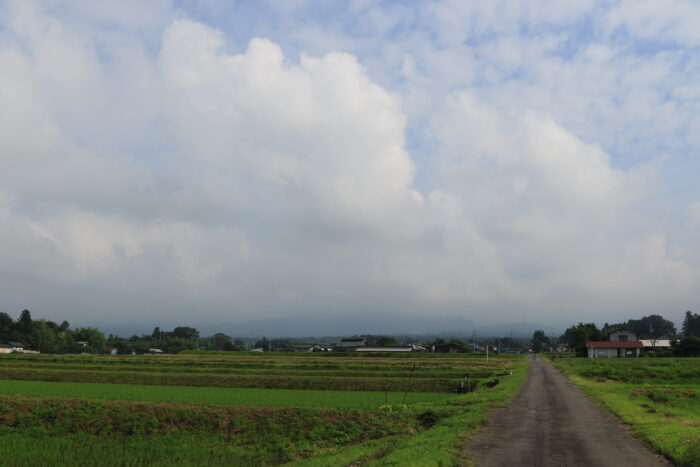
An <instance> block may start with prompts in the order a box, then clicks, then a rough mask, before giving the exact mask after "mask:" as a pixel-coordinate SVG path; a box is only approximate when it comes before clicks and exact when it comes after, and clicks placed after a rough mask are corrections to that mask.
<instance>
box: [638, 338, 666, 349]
mask: <svg viewBox="0 0 700 467" xmlns="http://www.w3.org/2000/svg"><path fill="white" fill-rule="evenodd" d="M639 342H641V343H642V346H644V350H669V349H670V348H671V347H673V346H672V345H671V339H640V340H639Z"/></svg>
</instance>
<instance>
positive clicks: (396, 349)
mask: <svg viewBox="0 0 700 467" xmlns="http://www.w3.org/2000/svg"><path fill="white" fill-rule="evenodd" d="M356 351H357V352H391V353H408V352H425V351H426V349H425V347H423V346H420V345H418V344H410V345H391V346H386V347H370V346H364V347H358V348H357V350H356Z"/></svg>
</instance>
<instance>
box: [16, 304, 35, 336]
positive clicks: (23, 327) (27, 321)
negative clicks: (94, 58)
mask: <svg viewBox="0 0 700 467" xmlns="http://www.w3.org/2000/svg"><path fill="white" fill-rule="evenodd" d="M32 324H33V321H32V314H31V313H30V311H29V310H22V314H20V316H19V319H18V320H17V330H18V331H19V332H21V333H22V334H24V336H26V337H28V336H29V335H30V334H31V333H32Z"/></svg>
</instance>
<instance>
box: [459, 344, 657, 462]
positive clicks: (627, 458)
mask: <svg viewBox="0 0 700 467" xmlns="http://www.w3.org/2000/svg"><path fill="white" fill-rule="evenodd" d="M464 453H465V454H466V455H468V456H471V457H472V458H473V459H474V460H475V461H476V464H477V466H478V467H482V466H483V467H488V466H499V467H501V466H509V467H510V466H587V467H596V466H616V467H620V466H644V467H646V466H657V465H658V466H661V465H664V466H668V465H671V464H670V463H669V462H668V461H666V460H665V459H664V458H662V457H660V456H658V455H656V454H653V453H652V452H651V451H649V450H648V449H647V448H646V447H645V446H644V445H642V444H641V443H640V442H639V441H637V440H635V439H634V438H632V437H631V436H630V435H628V434H627V432H626V431H625V430H624V428H623V427H622V426H621V425H620V423H619V422H618V421H617V419H616V418H615V417H614V416H612V415H611V414H609V413H607V412H605V411H604V410H603V409H601V408H600V407H598V406H597V405H596V404H594V403H593V402H591V401H590V400H589V399H588V398H587V397H586V396H585V395H583V393H582V392H581V391H580V390H579V389H578V388H577V387H576V386H574V385H573V383H571V382H570V381H569V380H568V379H566V377H565V376H564V375H562V374H561V373H560V372H559V371H558V370H556V369H555V368H554V367H553V366H552V364H550V363H548V362H545V361H543V360H542V359H541V358H539V356H537V355H534V356H533V357H532V359H531V368H530V374H529V375H528V377H527V379H526V380H525V383H524V384H523V386H522V387H521V388H520V391H519V392H518V394H517V395H516V396H515V398H513V400H512V401H511V403H510V405H509V406H508V407H507V408H504V409H497V410H495V411H494V412H493V413H492V415H491V423H490V425H488V426H486V427H485V428H484V429H483V430H481V431H480V432H478V433H477V434H476V435H475V436H474V438H473V439H472V441H471V442H470V443H469V444H468V445H467V446H465V448H464Z"/></svg>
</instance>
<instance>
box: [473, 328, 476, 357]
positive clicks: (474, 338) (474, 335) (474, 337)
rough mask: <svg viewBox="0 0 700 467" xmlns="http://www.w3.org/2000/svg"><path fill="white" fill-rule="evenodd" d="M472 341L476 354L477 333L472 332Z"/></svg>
mask: <svg viewBox="0 0 700 467" xmlns="http://www.w3.org/2000/svg"><path fill="white" fill-rule="evenodd" d="M472 340H473V341H474V353H476V331H472Z"/></svg>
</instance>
